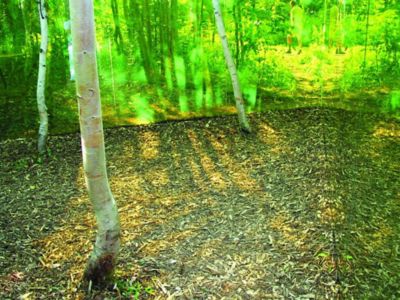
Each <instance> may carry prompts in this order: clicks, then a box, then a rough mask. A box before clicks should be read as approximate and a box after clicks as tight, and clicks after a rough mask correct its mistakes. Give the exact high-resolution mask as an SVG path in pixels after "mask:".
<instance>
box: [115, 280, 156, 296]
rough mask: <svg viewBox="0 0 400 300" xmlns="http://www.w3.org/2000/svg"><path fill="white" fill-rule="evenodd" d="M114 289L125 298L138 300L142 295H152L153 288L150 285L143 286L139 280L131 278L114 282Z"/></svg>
mask: <svg viewBox="0 0 400 300" xmlns="http://www.w3.org/2000/svg"><path fill="white" fill-rule="evenodd" d="M114 289H116V290H117V291H118V293H119V294H120V295H121V296H123V297H125V299H134V300H138V299H141V298H142V297H148V296H152V295H154V293H155V292H154V289H153V288H152V287H150V286H143V284H142V283H141V282H140V281H135V280H133V279H131V280H118V281H117V282H116V283H115V286H114Z"/></svg>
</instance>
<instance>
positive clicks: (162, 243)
mask: <svg viewBox="0 0 400 300" xmlns="http://www.w3.org/2000/svg"><path fill="white" fill-rule="evenodd" d="M196 229H197V228H195V227H194V228H191V229H187V230H184V231H178V232H172V233H170V234H169V235H168V236H163V237H162V238H161V239H158V240H151V241H146V242H144V244H143V245H141V246H140V252H141V253H142V255H145V256H154V255H157V254H160V253H161V252H163V251H165V250H168V249H170V248H171V247H173V246H174V245H176V244H177V243H179V242H181V241H183V240H185V239H187V238H188V237H191V236H193V234H195V232H196Z"/></svg>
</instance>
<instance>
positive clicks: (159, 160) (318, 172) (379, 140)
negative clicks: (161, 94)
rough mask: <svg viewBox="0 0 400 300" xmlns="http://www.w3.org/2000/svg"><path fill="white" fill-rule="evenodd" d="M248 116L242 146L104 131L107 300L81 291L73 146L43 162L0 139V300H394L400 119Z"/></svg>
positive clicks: (183, 129)
mask: <svg viewBox="0 0 400 300" xmlns="http://www.w3.org/2000/svg"><path fill="white" fill-rule="evenodd" d="M250 119H251V123H252V125H253V127H254V132H253V133H252V134H250V135H242V134H240V133H239V132H238V131H237V129H236V128H237V126H236V122H237V120H236V118H235V117H233V116H231V117H223V118H213V119H199V120H194V121H181V122H166V123H161V124H157V125H151V126H142V127H122V128H118V129H109V130H106V148H107V158H108V170H109V177H110V183H111V188H112V191H113V193H114V195H115V198H116V200H117V203H118V206H119V212H120V218H121V228H122V247H121V254H120V258H119V265H118V270H117V273H116V277H117V282H118V284H117V287H118V288H116V289H114V290H111V291H109V292H106V293H105V294H103V295H101V294H99V293H98V292H96V291H91V293H90V295H89V296H88V295H86V296H85V291H82V290H81V288H80V279H81V276H82V271H83V268H84V265H85V262H86V260H87V256H88V254H89V253H90V250H91V248H92V243H93V239H94V235H95V232H94V230H95V222H94V218H93V213H92V208H91V205H90V202H89V200H88V196H87V193H86V191H85V186H84V180H83V175H82V166H81V153H80V139H79V134H71V135H64V136H53V137H51V138H50V139H49V150H50V155H49V156H48V157H47V158H46V159H45V160H44V161H43V162H41V163H38V161H37V156H36V142H35V140H33V139H14V140H5V141H2V142H0V186H1V189H0V228H1V232H0V298H1V299H17V298H18V297H21V299H84V298H85V297H86V298H87V299H90V298H94V299H104V297H105V296H104V295H108V297H115V298H116V299H118V298H119V299H123V298H124V297H125V298H129V294H130V296H131V297H132V298H133V295H134V293H140V295H141V298H140V299H153V298H154V299H352V297H353V298H354V299H367V298H371V299H399V298H400V290H399V287H398V283H399V282H400V250H399V245H400V223H399V221H398V220H399V216H400V176H399V175H400V172H399V170H400V122H399V121H396V120H395V119H390V118H386V117H383V116H381V115H377V114H366V113H356V112H347V111H344V110H334V109H321V108H320V109H317V108H314V109H296V110H287V111H274V112H266V113H263V114H252V115H251V116H250ZM86 294H88V293H87V292H86ZM118 294H120V296H118ZM123 295H125V296H123ZM103 296H104V297H103ZM108 299H110V298H108Z"/></svg>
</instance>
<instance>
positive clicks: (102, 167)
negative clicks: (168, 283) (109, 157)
mask: <svg viewBox="0 0 400 300" xmlns="http://www.w3.org/2000/svg"><path fill="white" fill-rule="evenodd" d="M70 13H71V25H72V28H71V29H72V45H73V54H74V57H73V62H74V69H75V76H76V88H77V97H78V106H79V113H80V114H79V120H80V128H81V141H82V155H83V166H84V171H85V180H86V184H87V188H88V192H89V197H90V200H91V202H92V204H93V207H94V211H95V214H96V220H97V226H98V231H97V236H96V243H95V245H94V249H93V252H92V254H91V256H90V258H89V262H88V265H87V267H86V271H85V278H86V279H87V280H91V281H93V282H94V283H95V284H103V283H106V282H107V281H108V280H109V279H110V277H111V275H112V273H113V271H114V267H115V263H116V258H117V255H118V252H119V247H120V239H119V237H120V225H119V219H118V210H117V206H116V203H115V200H114V197H113V195H112V193H111V190H110V186H109V183H108V178H107V170H106V160H105V149H104V135H103V121H102V115H101V101H100V89H99V81H98V73H97V61H96V39H95V26H94V15H93V14H94V12H93V0H70Z"/></svg>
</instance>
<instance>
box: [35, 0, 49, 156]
mask: <svg viewBox="0 0 400 300" xmlns="http://www.w3.org/2000/svg"><path fill="white" fill-rule="evenodd" d="M38 9H39V18H40V34H41V42H40V53H39V75H38V82H37V90H36V95H37V106H38V110H39V118H40V125H39V137H38V150H39V154H40V155H43V154H44V153H45V152H46V140H47V132H48V116H47V107H46V101H45V87H46V54H47V44H48V27H47V14H46V9H45V7H44V0H40V1H39V2H38Z"/></svg>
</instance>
